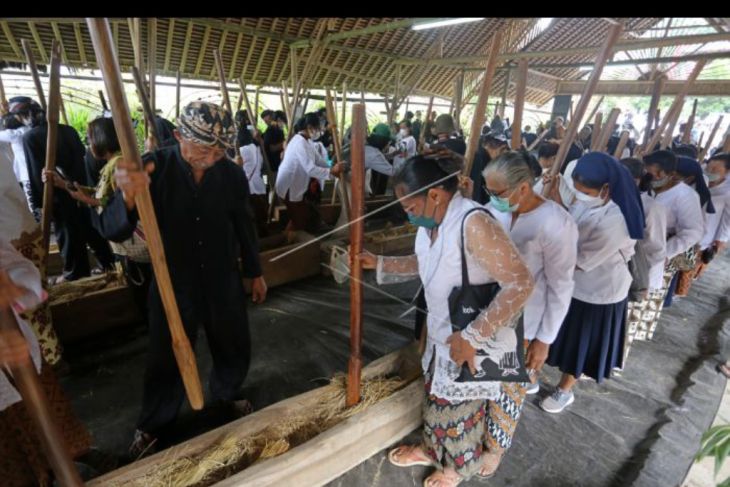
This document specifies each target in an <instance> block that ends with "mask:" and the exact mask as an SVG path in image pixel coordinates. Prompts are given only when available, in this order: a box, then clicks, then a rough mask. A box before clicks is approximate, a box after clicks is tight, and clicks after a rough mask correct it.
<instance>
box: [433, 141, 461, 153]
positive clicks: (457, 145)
mask: <svg viewBox="0 0 730 487" xmlns="http://www.w3.org/2000/svg"><path fill="white" fill-rule="evenodd" d="M434 143H436V144H441V145H443V146H444V147H446V148H447V149H449V150H452V151H454V152H456V153H457V154H461V155H462V156H463V155H464V154H466V142H464V139H462V138H461V137H456V138H451V137H449V138H448V139H446V140H444V141H443V142H438V141H436V142H434Z"/></svg>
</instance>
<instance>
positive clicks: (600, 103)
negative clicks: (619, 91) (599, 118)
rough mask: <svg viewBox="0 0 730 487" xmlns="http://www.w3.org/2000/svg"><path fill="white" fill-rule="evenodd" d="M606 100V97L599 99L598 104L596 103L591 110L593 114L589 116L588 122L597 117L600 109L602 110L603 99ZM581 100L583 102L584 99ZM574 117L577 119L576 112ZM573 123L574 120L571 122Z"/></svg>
mask: <svg viewBox="0 0 730 487" xmlns="http://www.w3.org/2000/svg"><path fill="white" fill-rule="evenodd" d="M604 98H605V97H604V96H602V97H600V98H599V99H598V102H597V103H596V106H594V107H593V109H592V110H591V113H590V114H588V117H586V120H589V121H590V120H593V117H595V116H596V113H598V109H599V108H601V105H602V104H603V99H604ZM581 100H582V98H581ZM573 117H574V118H575V112H574V113H573ZM571 122H572V120H571ZM578 130H579V131H580V129H578Z"/></svg>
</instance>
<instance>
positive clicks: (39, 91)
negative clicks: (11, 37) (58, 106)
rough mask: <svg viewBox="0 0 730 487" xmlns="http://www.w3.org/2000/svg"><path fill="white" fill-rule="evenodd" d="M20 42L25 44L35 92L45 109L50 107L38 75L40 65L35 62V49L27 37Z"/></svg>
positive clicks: (24, 49) (26, 57) (24, 47)
mask: <svg viewBox="0 0 730 487" xmlns="http://www.w3.org/2000/svg"><path fill="white" fill-rule="evenodd" d="M20 43H21V44H22V46H23V51H24V52H25V60H26V61H27V62H28V67H29V68H30V74H31V75H32V76H33V84H34V85H35V92H36V94H37V95H38V103H40V105H41V108H42V109H43V111H46V110H47V109H48V106H47V105H46V97H45V95H44V94H43V85H42V84H41V77H40V76H39V75H38V67H37V66H36V64H35V57H34V56H33V50H32V49H31V47H30V43H29V42H28V40H27V39H21V40H20Z"/></svg>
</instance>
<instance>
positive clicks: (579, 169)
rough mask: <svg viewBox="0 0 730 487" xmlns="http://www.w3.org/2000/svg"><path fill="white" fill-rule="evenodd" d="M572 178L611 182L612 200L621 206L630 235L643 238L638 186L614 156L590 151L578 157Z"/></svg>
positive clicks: (602, 182) (642, 210)
mask: <svg viewBox="0 0 730 487" xmlns="http://www.w3.org/2000/svg"><path fill="white" fill-rule="evenodd" d="M573 177H574V178H576V177H577V178H578V180H579V181H580V180H583V181H586V182H590V183H592V184H595V185H600V184H608V189H609V191H610V193H611V200H613V202H614V203H616V205H617V206H618V207H619V208H620V209H621V213H622V214H623V215H624V220H626V227H627V228H628V230H629V236H630V237H631V238H633V239H634V240H640V239H642V238H644V225H645V220H644V207H643V205H642V204H641V196H640V195H639V188H637V187H636V183H635V182H634V178H633V177H631V173H629V170H628V169H627V168H626V166H624V165H623V164H621V163H620V162H618V161H617V160H616V158H615V157H612V156H609V155H608V154H606V153H603V152H589V153H588V154H586V155H584V156H582V157H581V158H580V159H578V163H577V164H576V166H575V169H574V170H573Z"/></svg>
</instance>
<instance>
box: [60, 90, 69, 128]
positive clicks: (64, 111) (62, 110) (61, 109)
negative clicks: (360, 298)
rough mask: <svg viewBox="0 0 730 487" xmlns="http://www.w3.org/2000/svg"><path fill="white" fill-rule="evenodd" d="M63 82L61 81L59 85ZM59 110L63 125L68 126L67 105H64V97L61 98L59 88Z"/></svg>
mask: <svg viewBox="0 0 730 487" xmlns="http://www.w3.org/2000/svg"><path fill="white" fill-rule="evenodd" d="M60 83H61V81H60V79H59V85H60ZM58 109H59V110H60V111H61V118H62V119H63V124H64V125H68V116H67V115H66V105H65V104H64V103H63V96H61V91H60V88H59V91H58Z"/></svg>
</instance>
